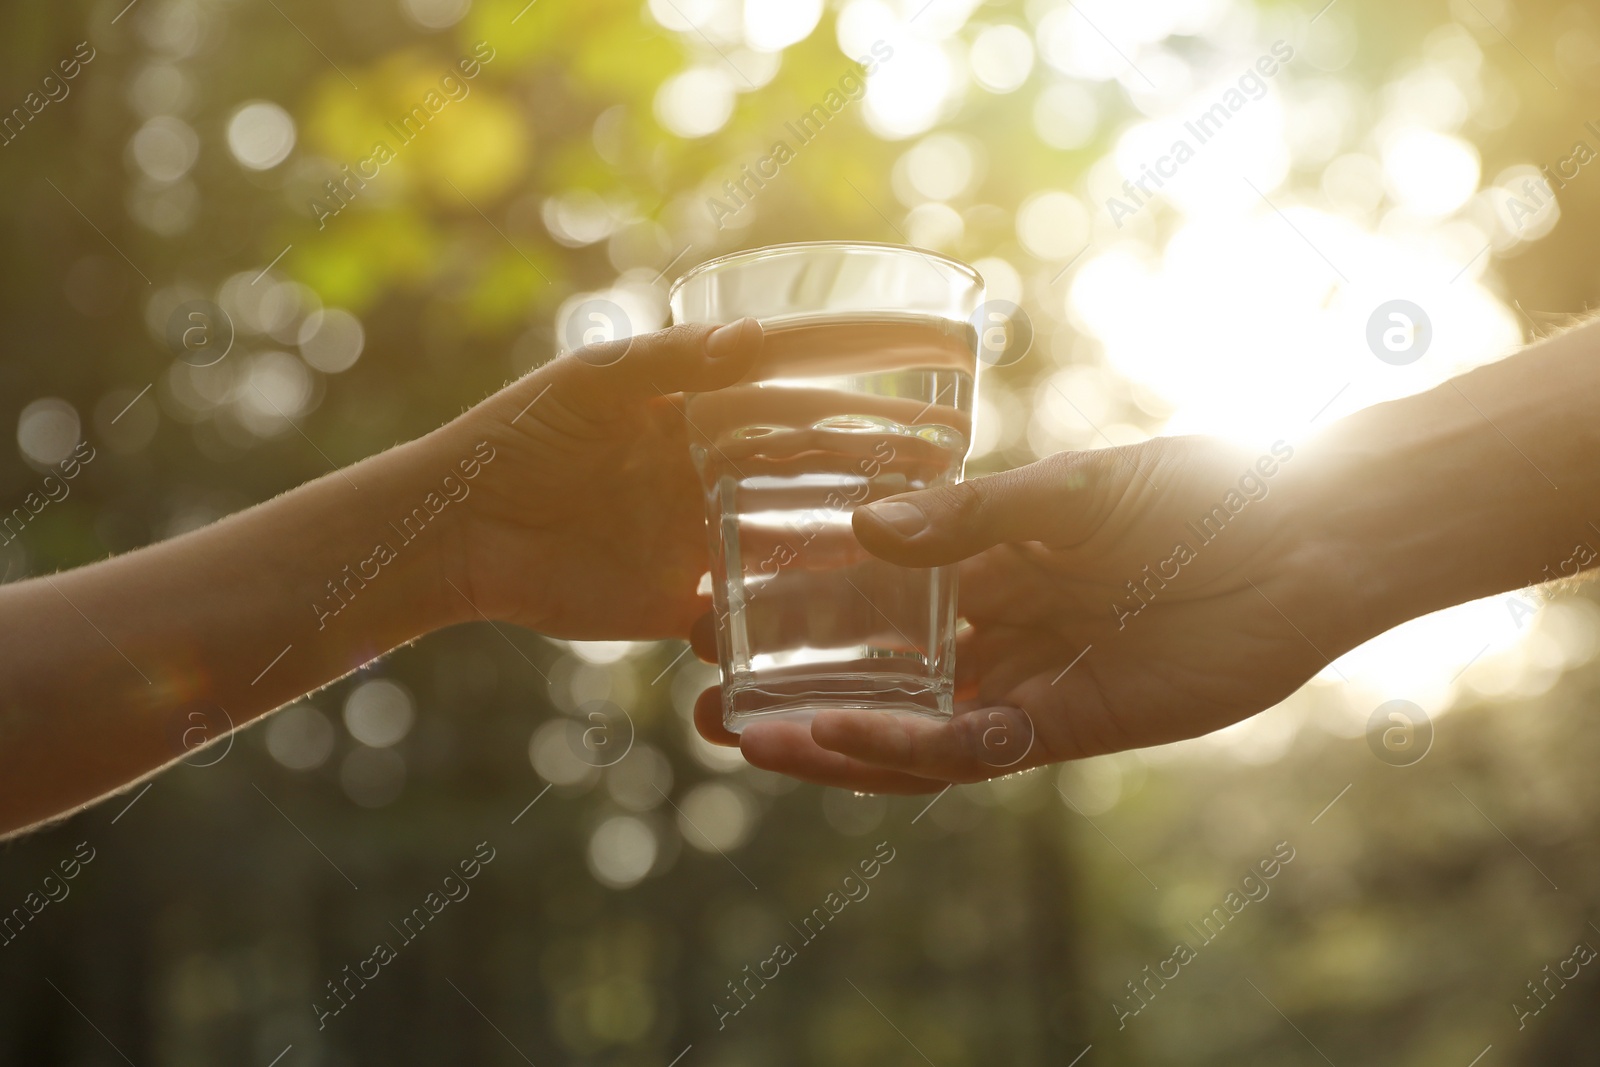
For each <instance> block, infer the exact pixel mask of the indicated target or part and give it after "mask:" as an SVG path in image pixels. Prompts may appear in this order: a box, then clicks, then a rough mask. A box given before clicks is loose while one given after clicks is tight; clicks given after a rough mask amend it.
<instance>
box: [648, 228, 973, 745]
mask: <svg viewBox="0 0 1600 1067" xmlns="http://www.w3.org/2000/svg"><path fill="white" fill-rule="evenodd" d="M982 301H983V279H982V278H980V277H979V276H978V273H977V272H976V271H975V270H973V269H972V268H971V267H969V266H967V265H966V264H964V263H960V262H957V261H956V260H953V259H950V258H948V257H945V256H941V255H938V254H936V253H933V252H926V251H922V250H920V249H914V248H904V247H899V246H894V245H880V244H856V243H849V242H833V241H830V242H813V243H806V244H790V245H776V246H773V247H770V248H760V249H755V250H753V251H748V252H740V253H737V254H734V255H730V256H724V257H722V258H721V259H715V260H712V261H710V262H708V263H703V264H701V265H700V266H698V267H696V268H695V269H694V270H692V271H690V272H689V273H688V274H685V275H684V276H683V277H682V278H679V279H678V281H677V282H676V283H674V285H673V287H672V294H671V306H672V318H673V321H674V322H694V323H714V324H721V323H728V322H734V321H736V320H738V319H740V318H743V317H744V316H747V315H748V316H753V317H755V318H756V319H758V320H760V322H761V325H762V327H763V328H764V330H765V332H766V339H765V342H764V345H763V348H762V352H761V355H760V357H759V360H758V362H757V365H756V367H755V369H754V370H753V371H752V372H751V374H750V375H749V376H748V377H747V378H746V379H745V380H744V381H742V382H740V383H738V384H737V385H734V386H732V387H730V388H727V389H722V390H718V391H716V392H712V393H699V394H695V395H692V396H690V397H689V398H688V399H687V404H686V414H687V416H688V419H689V423H690V427H691V431H690V436H691V441H692V442H693V443H692V452H693V458H694V462H695V466H696V468H697V469H698V471H699V473H700V480H701V484H702V485H703V487H704V489H705V500H706V519H707V526H708V528H709V532H710V535H711V591H712V599H713V602H714V604H715V609H716V614H717V646H718V653H719V658H720V660H721V667H722V709H723V721H724V722H725V723H726V725H727V727H728V729H730V730H732V731H734V732H735V733H737V732H739V731H740V730H742V729H743V728H744V727H745V726H746V725H748V724H749V723H750V722H752V721H755V720H757V719H765V718H768V717H774V716H783V717H809V716H810V715H812V714H814V713H815V712H817V711H819V710H822V709H824V708H863V709H872V710H883V711H892V712H905V713H912V714H920V715H929V716H935V717H948V716H949V715H950V713H951V704H952V694H953V690H954V674H955V603H956V575H955V569H954V568H953V567H935V568H920V569H919V568H906V567H897V566H894V565H892V564H889V563H885V562H883V561H882V560H880V559H878V558H877V557H875V556H872V555H870V554H868V553H867V552H866V550H865V549H863V548H862V547H861V546H860V544H859V543H857V541H856V538H855V535H854V533H853V532H852V531H851V527H850V518H851V514H852V513H853V512H854V510H855V509H856V508H857V507H859V506H861V505H862V504H866V503H869V502H871V501H874V500H879V499H881V498H883V497H887V496H893V495H895V494H898V493H905V492H910V491H912V490H916V489H927V488H932V487H934V486H940V485H948V484H950V483H952V482H956V481H959V480H960V479H961V474H962V465H963V463H964V462H965V460H966V456H967V448H968V443H969V441H970V440H971V437H972V412H973V404H974V401H975V398H976V397H975V394H976V389H977V376H976V371H977V343H978V338H977V331H976V330H975V328H974V321H975V316H976V315H977V314H978V312H979V308H980V305H981V303H982Z"/></svg>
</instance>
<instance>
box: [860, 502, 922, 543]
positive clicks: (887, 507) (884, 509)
mask: <svg viewBox="0 0 1600 1067" xmlns="http://www.w3.org/2000/svg"><path fill="white" fill-rule="evenodd" d="M863 510H864V511H866V513H867V514H868V515H870V516H872V517H873V518H874V519H876V520H877V521H879V522H881V523H883V524H884V525H885V526H887V527H889V529H891V530H893V531H894V532H895V533H897V534H899V535H900V536H901V537H915V536H916V535H917V534H919V533H921V532H922V531H923V530H926V529H927V528H928V517H927V516H926V515H924V514H923V513H922V509H921V508H919V507H917V506H916V505H915V504H910V503H907V502H906V501H904V500H889V501H885V502H884V503H882V504H870V505H868V506H867V507H866V508H864V509H863Z"/></svg>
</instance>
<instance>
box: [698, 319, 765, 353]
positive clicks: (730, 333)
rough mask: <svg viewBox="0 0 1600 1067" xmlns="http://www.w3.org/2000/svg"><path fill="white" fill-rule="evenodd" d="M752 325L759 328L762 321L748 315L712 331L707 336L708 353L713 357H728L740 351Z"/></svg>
mask: <svg viewBox="0 0 1600 1067" xmlns="http://www.w3.org/2000/svg"><path fill="white" fill-rule="evenodd" d="M750 326H755V328H756V329H757V330H760V329H761V324H760V323H758V322H756V320H755V319H752V318H748V317H746V318H742V319H740V320H739V321H738V322H730V323H728V325H726V326H719V327H717V328H716V329H715V330H713V331H711V336H710V337H707V338H706V355H708V356H710V357H711V358H712V359H727V358H728V357H729V356H731V355H733V354H734V353H735V352H737V351H739V348H740V346H741V339H742V338H743V337H744V334H745V331H746V330H747V329H748V328H749V327H750Z"/></svg>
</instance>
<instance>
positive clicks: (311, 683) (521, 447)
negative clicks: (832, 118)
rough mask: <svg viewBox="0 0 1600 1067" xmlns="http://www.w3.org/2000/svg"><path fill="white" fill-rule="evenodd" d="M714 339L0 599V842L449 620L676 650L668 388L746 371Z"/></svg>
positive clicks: (685, 618) (686, 581)
mask: <svg viewBox="0 0 1600 1067" xmlns="http://www.w3.org/2000/svg"><path fill="white" fill-rule="evenodd" d="M724 331H725V332H723V333H721V334H719V335H717V339H716V340H715V341H712V340H710V338H711V336H712V331H711V329H710V328H709V327H693V328H687V327H684V328H676V329H674V330H671V331H664V332H662V333H660V334H654V335H651V336H649V337H643V338H636V339H634V340H633V341H632V342H631V344H630V343H629V342H617V343H615V344H614V345H612V346H608V347H605V348H599V349H595V350H592V351H591V350H586V352H585V354H583V356H582V358H580V355H579V354H574V355H569V356H564V357H562V358H560V359H558V360H555V361H553V362H552V363H550V364H547V365H546V366H545V367H543V368H541V369H540V370H539V371H537V372H535V373H534V374H532V375H529V376H528V377H526V378H524V379H522V380H521V381H519V382H517V383H516V384H515V385H512V386H510V387H508V388H507V389H505V390H503V391H502V392H501V393H499V394H497V395H496V396H494V397H492V398H491V399H489V400H487V401H485V402H484V403H482V404H480V405H479V406H478V407H476V408H474V409H473V410H472V411H470V412H468V413H466V414H465V415H463V416H461V417H460V418H459V419H457V420H455V421H454V422H452V423H450V424H448V425H447V426H445V427H443V428H441V429H439V430H437V431H435V432H434V433H432V434H429V435H428V436H427V437H424V438H421V439H419V440H417V441H413V442H411V443H408V444H404V445H401V446H399V447H397V448H394V449H391V450H389V451H387V452H384V453H382V454H380V455H377V456H373V457H371V458H369V459H366V460H363V461H362V462H360V463H357V464H355V465H354V466H352V467H349V468H347V469H345V470H341V471H336V472H334V473H332V474H329V475H326V476H324V477H322V478H318V479H317V480H316V481H313V482H310V483H308V484H306V485H303V486H301V487H300V488H298V489H295V490H293V491H292V492H289V493H285V494H284V495H282V496H280V497H278V498H276V499H275V500H272V501H269V502H267V503H265V504H261V505H259V506H257V507H253V508H250V509H249V510H247V511H244V512H242V513H240V514H238V515H234V516H231V517H229V518H227V519H224V520H223V521H221V522H218V523H216V524H214V525H212V526H209V527H207V528H205V529H202V530H197V531H194V532H193V533H189V534H186V535H184V536H182V537H178V538H174V539H173V540H171V541H167V542H163V543H161V544H157V545H152V546H150V547H148V548H145V549H141V550H139V551H135V552H130V553H128V554H126V555H123V556H119V557H116V558H113V559H108V560H105V561H103V562H100V563H96V564H93V565H91V566H87V567H82V568H79V569H77V570H72V571H67V572H64V573H61V574H55V575H51V576H47V577H38V578H33V579H30V580H27V581H22V582H17V583H14V584H11V585H8V586H5V587H0V633H4V634H5V635H6V655H5V657H4V661H3V663H0V834H4V833H8V832H12V831H16V830H19V829H24V828H27V827H30V826H33V825H36V824H37V823H39V822H41V821H44V820H47V819H50V818H53V817H55V816H58V815H61V814H65V813H67V812H70V811H72V810H75V809H77V808H80V807H82V806H84V805H86V804H89V803H92V802H93V801H95V800H96V799H99V798H100V797H103V796H105V795H106V794H108V793H111V792H113V791H115V790H117V789H119V788H121V787H123V786H125V785H127V784H129V783H130V782H133V781H136V780H138V779H139V778H141V777H143V776H146V775H149V774H151V773H154V772H156V771H158V770H160V769H161V768H163V767H165V766H167V765H169V764H171V763H172V762H174V761H176V760H178V759H180V758H183V757H184V756H185V755H187V754H188V752H189V751H191V750H192V749H193V747H194V746H195V745H196V744H197V743H198V742H199V741H201V740H202V739H205V740H210V741H215V740H217V739H219V738H221V737H222V736H223V735H224V734H225V733H226V732H227V729H228V725H229V724H230V723H231V724H232V725H234V726H242V725H244V724H245V723H247V722H249V721H251V720H252V719H255V718H257V717H259V716H261V715H263V714H265V713H266V712H268V711H270V710H272V709H273V708H276V707H278V706H280V705H282V704H285V703H287V702H288V701H291V700H293V699H294V698H296V697H299V696H301V695H303V694H305V693H307V692H310V691H311V690H314V689H316V688H318V687H320V686H323V685H326V684H327V683H328V682H330V681H333V680H334V679H337V678H339V677H341V676H343V675H344V674H346V673H348V672H349V671H351V670H353V669H355V668H356V667H359V666H360V665H361V664H363V663H365V662H367V661H369V660H371V659H373V658H375V657H377V656H379V655H382V654H383V653H384V652H386V651H388V650H389V649H391V648H394V647H395V646H396V645H399V644H402V643H403V642H406V641H409V640H411V639H413V638H415V637H417V636H419V635H421V634H424V633H427V632H428V631H430V630H433V629H437V628H439V627H442V626H448V625H450V624H452V623H456V622H462V621H468V620H473V619H478V618H492V619H504V620H508V621H512V622H519V623H524V624H527V625H531V626H536V627H538V628H540V629H542V630H544V631H545V632H547V633H551V634H554V635H557V636H565V637H614V638H657V637H669V636H682V635H683V634H684V633H685V632H686V630H687V628H688V625H689V623H690V621H691V620H692V619H693V618H694V617H695V616H696V615H698V614H699V613H700V612H701V611H703V610H704V604H703V602H702V601H701V600H700V598H699V597H697V596H696V595H695V591H694V590H695V586H696V583H697V581H698V579H699V576H700V574H701V572H702V571H703V570H704V569H705V558H706V543H705V531H704V525H703V521H702V520H701V517H700V515H701V511H700V508H701V504H700V500H699V495H698V491H697V488H696V482H695V479H694V474H693V471H692V469H691V468H690V464H689V458H688V437H687V429H686V424H685V421H684V418H683V415H682V413H681V411H680V409H679V403H680V401H679V398H678V397H677V395H676V391H677V390H681V389H707V388H716V387H719V386H721V385H726V384H730V383H731V382H733V381H735V380H737V378H738V377H739V376H740V375H741V374H742V373H743V370H744V368H745V367H746V366H747V365H748V361H749V359H750V357H751V356H752V355H753V353H754V352H755V351H756V350H757V349H758V348H759V345H760V330H759V328H758V327H756V326H755V325H754V323H749V324H746V325H745V326H743V327H741V326H740V325H739V324H735V325H734V326H731V327H724Z"/></svg>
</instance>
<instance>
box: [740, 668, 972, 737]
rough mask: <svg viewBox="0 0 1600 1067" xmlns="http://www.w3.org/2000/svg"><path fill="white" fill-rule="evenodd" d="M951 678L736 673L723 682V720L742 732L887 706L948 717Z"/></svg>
mask: <svg viewBox="0 0 1600 1067" xmlns="http://www.w3.org/2000/svg"><path fill="white" fill-rule="evenodd" d="M953 703H954V701H953V696H952V693H951V687H950V686H949V684H945V685H943V686H940V685H936V684H934V683H933V682H930V681H929V680H928V678H927V677H926V676H917V675H911V674H892V673H888V672H884V673H876V674H857V673H852V674H785V675H782V676H773V675H767V674H762V675H756V676H747V677H745V678H742V679H740V678H736V679H734V680H733V681H731V682H727V683H724V685H723V687H722V723H723V725H724V726H726V727H727V728H728V729H729V730H730V731H731V732H733V733H739V732H740V731H742V730H743V729H744V728H745V727H746V726H748V725H750V724H751V723H752V722H766V721H770V720H780V719H781V720H784V721H809V720H810V719H811V717H812V716H813V715H815V714H816V713H817V712H819V711H826V710H828V709H830V708H831V709H845V710H861V711H881V712H889V713H893V714H901V715H921V716H924V717H926V718H930V719H948V718H949V717H950V715H951V712H952V709H953Z"/></svg>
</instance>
